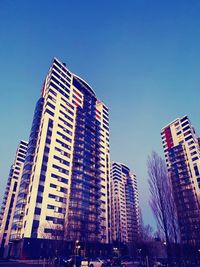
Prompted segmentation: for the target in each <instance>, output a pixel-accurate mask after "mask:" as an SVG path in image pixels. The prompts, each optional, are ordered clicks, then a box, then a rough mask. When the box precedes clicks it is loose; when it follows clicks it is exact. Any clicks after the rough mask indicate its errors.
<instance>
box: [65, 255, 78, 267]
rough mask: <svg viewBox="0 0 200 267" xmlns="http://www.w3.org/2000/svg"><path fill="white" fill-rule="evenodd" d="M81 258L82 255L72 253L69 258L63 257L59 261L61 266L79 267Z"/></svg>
mask: <svg viewBox="0 0 200 267" xmlns="http://www.w3.org/2000/svg"><path fill="white" fill-rule="evenodd" d="M82 260H83V257H82V256H78V255H73V256H71V257H69V258H64V259H63V260H62V262H61V266H63V267H74V266H76V267H81V262H82Z"/></svg>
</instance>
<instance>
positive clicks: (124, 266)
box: [121, 257, 141, 267]
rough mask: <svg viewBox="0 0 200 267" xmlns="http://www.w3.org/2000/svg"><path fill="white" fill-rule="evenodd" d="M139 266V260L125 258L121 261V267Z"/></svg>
mask: <svg viewBox="0 0 200 267" xmlns="http://www.w3.org/2000/svg"><path fill="white" fill-rule="evenodd" d="M139 266H141V259H137V258H131V257H125V258H122V260H121V267H139Z"/></svg>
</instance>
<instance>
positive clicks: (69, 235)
mask: <svg viewBox="0 0 200 267" xmlns="http://www.w3.org/2000/svg"><path fill="white" fill-rule="evenodd" d="M108 116H109V114H108V108H107V107H106V106H105V105H104V104H103V103H102V102H100V101H99V100H98V99H97V96H96V94H95V92H94V91H93V89H92V88H91V87H90V86H89V85H88V84H87V83H86V82H85V81H84V80H83V79H81V78H80V77H78V76H77V75H75V74H73V73H72V72H70V71H69V70H68V69H67V68H66V65H65V64H64V63H61V62H60V61H59V60H58V59H56V58H55V59H54V60H53V63H52V65H51V67H50V69H49V71H48V74H47V76H46V78H45V81H44V85H43V89H42V93H41V97H40V99H39V100H38V102H37V104H36V108H35V113H34V118H33V123H32V128H31V133H30V139H29V144H28V150H27V156H26V159H25V164H24V170H23V174H22V179H21V183H20V193H19V195H18V199H17V205H16V211H15V215H14V223H13V226H12V233H11V240H12V242H14V243H19V242H20V241H21V240H23V239H24V238H26V239H27V238H28V239H30V240H31V239H35V238H37V239H38V238H45V239H55V238H63V237H65V239H66V240H68V241H75V240H80V241H84V242H100V243H107V242H108V241H109V227H110V226H109V219H110V218H109V216H110V213H109V205H108V201H109V200H108V199H109V198H108V194H109V191H110V189H109V183H110V181H109V179H110V178H109V177H110V173H109V172H110V151H109V118H108Z"/></svg>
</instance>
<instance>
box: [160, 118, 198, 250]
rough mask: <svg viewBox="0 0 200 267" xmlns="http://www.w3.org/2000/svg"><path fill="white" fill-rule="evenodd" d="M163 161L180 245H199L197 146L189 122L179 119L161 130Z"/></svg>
mask: <svg viewBox="0 0 200 267" xmlns="http://www.w3.org/2000/svg"><path fill="white" fill-rule="evenodd" d="M161 136H162V142H163V148H164V153H165V159H166V163H167V168H168V173H169V175H170V178H171V182H172V187H173V193H174V200H175V204H176V208H177V215H178V221H179V227H180V234H181V240H182V242H183V243H184V244H192V245H199V244H200V146H199V138H198V136H197V135H196V133H195V130H194V127H193V126H192V124H191V122H190V120H189V118H188V117H187V116H183V117H182V118H177V119H176V120H174V121H173V122H171V123H169V124H168V125H166V126H165V127H163V128H162V130H161Z"/></svg>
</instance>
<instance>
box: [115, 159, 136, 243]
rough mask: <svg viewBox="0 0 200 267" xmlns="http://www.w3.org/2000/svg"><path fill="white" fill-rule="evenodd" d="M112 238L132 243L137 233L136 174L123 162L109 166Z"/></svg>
mask: <svg viewBox="0 0 200 267" xmlns="http://www.w3.org/2000/svg"><path fill="white" fill-rule="evenodd" d="M111 214H112V216H111V227H112V231H111V232H112V240H113V241H117V242H122V243H126V244H128V243H134V242H135V241H136V240H137V238H138V233H139V222H140V220H139V199H138V190H137V181H136V175H135V174H133V173H132V172H131V171H130V169H129V168H128V167H127V166H125V165H124V164H121V163H117V162H113V163H112V168H111Z"/></svg>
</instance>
